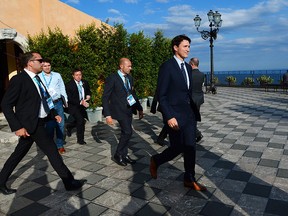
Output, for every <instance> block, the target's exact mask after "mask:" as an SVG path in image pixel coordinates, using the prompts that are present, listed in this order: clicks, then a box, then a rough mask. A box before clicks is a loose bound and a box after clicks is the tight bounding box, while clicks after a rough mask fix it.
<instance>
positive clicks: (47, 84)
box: [42, 73, 52, 89]
mask: <svg viewBox="0 0 288 216" xmlns="http://www.w3.org/2000/svg"><path fill="white" fill-rule="evenodd" d="M50 74H51V75H50V76H51V78H50V80H49V83H47V80H46V78H45V76H44V73H42V77H43V79H44V81H45V84H46V86H47V88H48V89H49V86H50V84H51V81H52V73H50Z"/></svg>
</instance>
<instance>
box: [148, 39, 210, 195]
mask: <svg viewBox="0 0 288 216" xmlns="http://www.w3.org/2000/svg"><path fill="white" fill-rule="evenodd" d="M190 42H191V40H190V38H189V37H187V36H185V35H178V36H176V37H175V38H173V40H172V43H171V47H172V51H173V53H174V56H173V58H171V59H169V60H168V61H166V62H164V63H163V64H162V65H161V66H160V69H159V74H158V82H157V92H158V101H159V104H160V108H161V110H162V115H163V121H164V124H166V125H167V126H168V127H169V128H168V133H169V139H170V146H169V147H168V148H167V149H165V150H164V151H163V152H162V153H160V154H156V155H154V156H152V157H151V163H150V174H151V176H152V178H154V179H156V178H157V169H158V167H159V166H160V165H161V164H163V163H165V162H168V161H170V160H172V159H173V158H175V157H176V156H178V155H179V154H181V153H183V156H184V168H185V173H184V186H185V187H189V188H193V189H194V190H197V191H205V190H206V187H204V186H203V185H201V184H199V183H198V182H196V179H195V160H196V121H200V120H201V119H200V118H201V117H200V113H199V110H198V109H197V106H196V105H195V103H194V102H193V100H192V86H191V84H192V68H191V66H190V65H189V64H188V63H186V62H185V61H184V59H185V58H187V57H188V54H189V51H190Z"/></svg>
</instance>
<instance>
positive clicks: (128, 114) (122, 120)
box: [102, 58, 143, 166]
mask: <svg viewBox="0 0 288 216" xmlns="http://www.w3.org/2000/svg"><path fill="white" fill-rule="evenodd" d="M131 70H132V63H131V61H130V60H129V59H128V58H121V59H120V61H119V70H118V71H117V72H116V73H113V74H111V75H110V76H109V77H108V78H107V79H106V81H105V86H104V92H103V95H102V105H103V114H104V117H105V118H106V122H107V124H110V125H111V124H113V119H116V120H117V121H118V123H119V125H120V128H121V136H120V139H119V143H118V146H117V149H116V152H115V154H114V160H115V162H116V163H117V164H119V165H120V166H127V163H128V164H134V163H136V161H135V160H133V159H132V158H130V157H129V155H128V144H129V140H130V138H131V136H132V133H133V130H132V113H135V112H137V111H136V110H138V111H139V119H142V118H143V108H142V106H141V104H140V102H139V100H138V99H137V96H136V93H135V90H134V81H133V78H132V76H131V75H130V71H131Z"/></svg>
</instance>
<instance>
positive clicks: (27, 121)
mask: <svg viewBox="0 0 288 216" xmlns="http://www.w3.org/2000/svg"><path fill="white" fill-rule="evenodd" d="M42 61H43V60H42V57H41V55H40V54H39V53H37V52H27V53H24V54H23V55H22V56H21V59H20V62H21V66H23V68H24V69H23V71H22V72H21V73H19V74H17V75H16V76H14V77H12V79H11V81H10V84H9V87H8V89H7V91H6V93H5V95H4V97H3V100H2V103H1V106H2V111H3V113H4V115H5V117H6V119H7V121H8V124H9V126H10V128H11V130H12V131H15V134H16V135H17V136H18V137H19V142H18V144H17V146H16V148H15V150H14V152H13V153H12V154H11V156H10V157H9V158H8V160H7V161H6V162H5V164H4V166H3V168H2V170H1V172H0V192H1V193H3V194H5V195H7V194H12V193H15V192H16V190H15V189H10V188H8V187H7V185H6V183H7V181H8V178H9V176H10V175H11V174H12V172H13V170H14V169H15V168H16V166H17V165H18V164H19V162H20V161H21V160H22V159H23V157H24V156H25V155H26V154H27V152H28V151H29V149H30V148H31V146H32V144H33V143H34V142H35V143H36V145H37V146H38V147H39V148H40V149H41V150H42V152H43V153H44V154H45V155H46V156H47V157H48V160H49V161H50V163H51V165H52V167H53V168H54V169H55V171H56V172H57V174H58V175H59V177H60V178H61V179H62V181H63V183H64V186H65V188H66V190H76V189H79V188H81V187H82V186H83V184H84V183H85V182H86V180H75V179H74V177H73V175H72V173H71V172H70V170H69V169H68V168H67V167H66V165H65V164H64V162H63V159H62V157H61V156H60V154H59V153H58V150H57V147H56V144H55V142H54V140H53V139H51V137H49V136H48V134H47V131H46V129H45V123H46V121H47V119H48V118H49V117H51V118H53V119H55V120H56V121H57V122H58V123H59V122H61V120H62V119H61V117H60V116H59V115H58V114H57V113H56V111H55V109H54V104H53V101H52V98H51V96H50V95H49V92H47V91H46V90H45V87H44V85H43V83H42V82H41V80H40V78H39V77H38V75H37V74H38V73H39V72H41V71H42V67H43V63H42Z"/></svg>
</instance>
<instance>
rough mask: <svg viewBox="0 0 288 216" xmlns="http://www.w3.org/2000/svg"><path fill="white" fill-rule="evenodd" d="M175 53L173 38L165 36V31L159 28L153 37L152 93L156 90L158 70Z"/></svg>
mask: <svg viewBox="0 0 288 216" xmlns="http://www.w3.org/2000/svg"><path fill="white" fill-rule="evenodd" d="M172 55H173V53H172V52H171V39H168V38H164V36H163V32H162V31H160V30H157V31H156V32H155V34H154V38H153V39H152V59H153V61H152V62H151V64H152V65H151V72H150V76H151V85H152V89H151V90H152V93H151V95H154V92H155V90H156V85H157V78H158V71H159V67H160V65H161V64H162V63H163V62H165V61H166V60H168V59H169V58H171V56H172Z"/></svg>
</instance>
